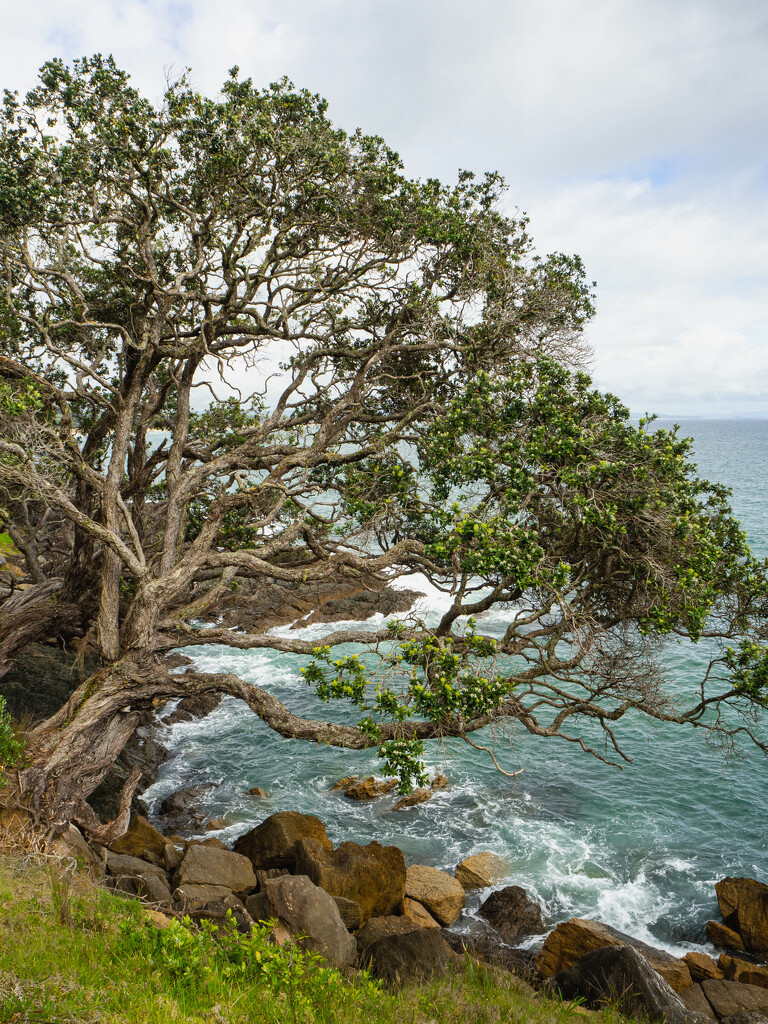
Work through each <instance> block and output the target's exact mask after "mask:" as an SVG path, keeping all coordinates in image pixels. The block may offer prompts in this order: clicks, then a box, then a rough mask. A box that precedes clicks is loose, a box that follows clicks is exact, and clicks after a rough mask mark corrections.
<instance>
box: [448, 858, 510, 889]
mask: <svg viewBox="0 0 768 1024" xmlns="http://www.w3.org/2000/svg"><path fill="white" fill-rule="evenodd" d="M508 873H509V864H508V863H507V861H505V860H504V858H503V857H499V855H498V854H497V853H490V852H489V851H486V852H484V853H473V854H472V856H471V857H465V858H464V860H463V861H461V863H459V864H457V865H456V878H457V880H458V881H459V882H460V883H461V885H462V886H463V887H464V889H465V890H467V892H468V891H469V890H470V889H486V888H487V887H488V886H489V885H493V884H494V883H495V882H499V881H500V880H501V879H502V878H504V876H505V875H507V874H508Z"/></svg>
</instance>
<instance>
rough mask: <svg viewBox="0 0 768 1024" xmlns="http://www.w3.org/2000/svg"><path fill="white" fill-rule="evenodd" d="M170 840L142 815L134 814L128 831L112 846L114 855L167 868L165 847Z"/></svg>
mask: <svg viewBox="0 0 768 1024" xmlns="http://www.w3.org/2000/svg"><path fill="white" fill-rule="evenodd" d="M167 844H168V840H167V839H166V838H165V836H164V835H162V833H160V832H158V831H157V829H156V828H154V826H152V825H150V823H149V822H148V821H147V819H146V818H145V817H144V816H143V815H141V814H134V815H133V816H132V817H131V823H130V825H129V826H128V831H127V832H125V833H124V835H122V836H120V838H119V839H116V840H115V841H114V843H111V844H110V847H109V848H110V850H111V851H112V852H113V853H127V854H129V855H130V856H131V857H141V858H143V859H144V860H149V861H152V863H153V864H158V865H160V866H161V867H164V866H165V860H164V855H165V847H166V846H167Z"/></svg>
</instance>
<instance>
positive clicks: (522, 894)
mask: <svg viewBox="0 0 768 1024" xmlns="http://www.w3.org/2000/svg"><path fill="white" fill-rule="evenodd" d="M478 914H479V915H480V917H483V918H485V920H486V921H487V922H488V923H489V924H490V925H491V927H492V928H495V929H496V931H497V932H498V933H499V935H500V936H501V937H502V939H503V940H504V941H505V942H508V943H509V944H510V945H511V946H516V945H517V944H518V942H520V940H521V939H523V938H525V937H526V935H540V934H541V933H542V932H543V931H545V930H546V929H545V927H544V914H543V912H542V909H541V905H540V904H539V903H537V902H536V901H535V900H532V899H531V898H530V897H529V896H528V893H527V892H526V891H525V889H523V888H521V887H520V886H519V885H507V886H505V888H503V889H499V890H498V891H497V892H492V893H491V895H490V896H489V897H488V899H487V900H486V901H485V903H483V905H482V906H481V907H480V909H479V910H478Z"/></svg>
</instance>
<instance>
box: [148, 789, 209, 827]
mask: <svg viewBox="0 0 768 1024" xmlns="http://www.w3.org/2000/svg"><path fill="white" fill-rule="evenodd" d="M215 788H216V787H215V785H214V784H213V783H212V782H206V783H203V784H202V785H200V786H185V787H184V788H183V789H178V790H177V791H176V792H175V793H171V795H170V796H167V797H166V798H165V800H163V802H162V803H161V804H160V814H161V816H162V817H163V818H164V819H165V820H166V821H167V823H168V825H170V826H171V827H172V828H173V829H174V830H175V831H182V832H183V831H188V830H189V829H193V828H196V827H197V826H199V825H202V823H203V821H204V820H205V818H206V817H207V815H206V813H205V811H204V810H203V808H202V807H201V806H200V805H201V802H202V800H203V798H204V797H206V796H207V795H208V794H209V793H211V792H212V791H213V790H214V789H215Z"/></svg>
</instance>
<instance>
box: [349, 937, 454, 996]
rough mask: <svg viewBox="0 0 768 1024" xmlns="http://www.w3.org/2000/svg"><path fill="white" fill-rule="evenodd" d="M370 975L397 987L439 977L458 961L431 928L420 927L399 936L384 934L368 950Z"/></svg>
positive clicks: (443, 940) (446, 944) (442, 939)
mask: <svg viewBox="0 0 768 1024" xmlns="http://www.w3.org/2000/svg"><path fill="white" fill-rule="evenodd" d="M369 955H370V963H371V973H372V974H373V975H374V977H376V978H380V979H381V980H382V981H385V982H387V983H388V984H390V985H396V986H398V987H400V986H402V985H407V984H410V983H413V982H423V981H429V979H430V978H434V977H442V976H444V975H446V974H447V973H448V972H449V970H450V969H451V968H456V969H458V966H459V965H458V963H457V961H458V960H459V958H458V957H456V955H455V954H454V952H453V950H452V949H451V947H450V946H449V945H448V943H447V942H446V941H445V939H444V938H443V936H442V933H441V932H439V931H437V929H435V928H421V929H419V930H417V931H412V932H406V933H405V934H403V935H386V936H385V937H384V938H382V939H379V940H378V942H375V943H374V944H373V946H371V948H370V950H369Z"/></svg>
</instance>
